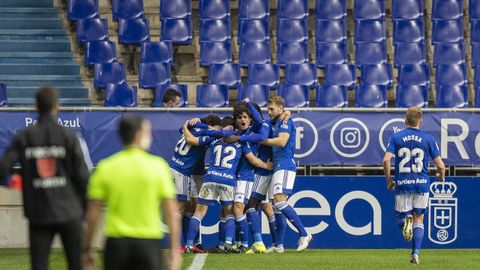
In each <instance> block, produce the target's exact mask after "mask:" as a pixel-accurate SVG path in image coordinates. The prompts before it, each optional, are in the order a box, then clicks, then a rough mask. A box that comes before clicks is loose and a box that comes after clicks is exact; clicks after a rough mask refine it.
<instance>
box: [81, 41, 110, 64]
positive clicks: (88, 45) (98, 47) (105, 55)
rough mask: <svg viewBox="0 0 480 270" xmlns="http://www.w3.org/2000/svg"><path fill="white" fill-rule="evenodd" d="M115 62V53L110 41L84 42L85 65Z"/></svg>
mask: <svg viewBox="0 0 480 270" xmlns="http://www.w3.org/2000/svg"><path fill="white" fill-rule="evenodd" d="M116 60H117V51H116V47H115V43H113V42H112V41H108V40H105V41H98V40H97V41H88V42H85V65H87V66H89V65H93V64H103V63H112V62H115V61H116Z"/></svg>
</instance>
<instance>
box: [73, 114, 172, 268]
mask: <svg viewBox="0 0 480 270" xmlns="http://www.w3.org/2000/svg"><path fill="white" fill-rule="evenodd" d="M120 136H121V138H122V143H123V145H124V150H122V151H120V152H118V153H116V154H114V155H112V156H111V157H109V158H106V159H104V160H102V161H101V162H100V163H99V164H98V167H97V169H96V170H95V172H94V174H93V175H92V177H91V179H90V183H89V187H88V193H87V194H88V198H89V200H90V201H89V204H88V209H87V215H86V220H87V230H86V235H85V238H84V253H83V258H84V264H85V266H86V267H87V269H89V268H92V269H93V268H94V260H93V257H92V254H91V252H90V250H91V246H92V242H93V235H94V232H95V231H96V229H97V225H98V221H99V217H100V213H101V210H102V208H103V206H104V204H105V205H106V206H107V214H106V223H105V235H106V237H107V241H106V244H105V251H104V266H105V269H107V270H110V269H116V270H117V269H142V270H149V269H152V270H153V269H155V270H157V269H161V268H162V265H163V262H162V253H161V250H160V239H161V238H162V237H163V232H162V231H161V229H160V221H161V219H162V215H161V213H162V210H163V213H164V215H165V219H164V220H165V221H166V223H167V226H168V228H169V230H170V250H169V254H168V256H167V257H166V258H168V259H167V260H168V261H167V262H166V265H167V267H168V269H180V264H181V262H180V260H181V257H180V254H179V242H180V239H179V235H180V234H179V228H180V225H179V222H178V219H177V217H176V210H177V202H176V193H175V186H174V184H173V178H172V175H171V174H170V170H169V167H168V164H167V163H166V162H165V161H164V160H163V159H162V158H159V157H156V156H154V155H151V154H149V153H147V152H146V151H147V150H148V149H149V148H150V144H151V142H152V134H151V125H150V122H149V121H148V120H146V119H144V118H142V117H140V116H134V115H132V116H125V117H124V118H123V119H122V120H121V122H120Z"/></svg>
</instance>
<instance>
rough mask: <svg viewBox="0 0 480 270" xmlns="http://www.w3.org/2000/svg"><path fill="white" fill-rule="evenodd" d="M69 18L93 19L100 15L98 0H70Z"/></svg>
mask: <svg viewBox="0 0 480 270" xmlns="http://www.w3.org/2000/svg"><path fill="white" fill-rule="evenodd" d="M67 9H68V11H67V16H68V19H69V20H83V19H93V18H96V17H98V0H68V7H67Z"/></svg>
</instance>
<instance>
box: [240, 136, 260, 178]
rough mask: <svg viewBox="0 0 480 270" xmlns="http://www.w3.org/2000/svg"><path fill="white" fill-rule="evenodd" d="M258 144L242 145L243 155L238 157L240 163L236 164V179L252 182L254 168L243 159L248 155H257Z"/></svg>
mask: <svg viewBox="0 0 480 270" xmlns="http://www.w3.org/2000/svg"><path fill="white" fill-rule="evenodd" d="M257 152H258V143H248V142H246V143H243V154H242V156H241V157H240V163H239V164H238V171H237V179H238V180H243V181H249V182H253V180H254V175H253V170H254V169H255V167H254V166H253V165H252V164H250V162H249V161H248V160H247V158H246V157H245V156H246V155H247V154H248V153H252V154H253V155H255V156H256V155H257Z"/></svg>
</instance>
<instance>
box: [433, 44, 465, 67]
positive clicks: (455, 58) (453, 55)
mask: <svg viewBox="0 0 480 270" xmlns="http://www.w3.org/2000/svg"><path fill="white" fill-rule="evenodd" d="M461 63H465V47H464V46H463V43H437V44H435V48H434V51H433V64H434V65H451V64H461Z"/></svg>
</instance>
